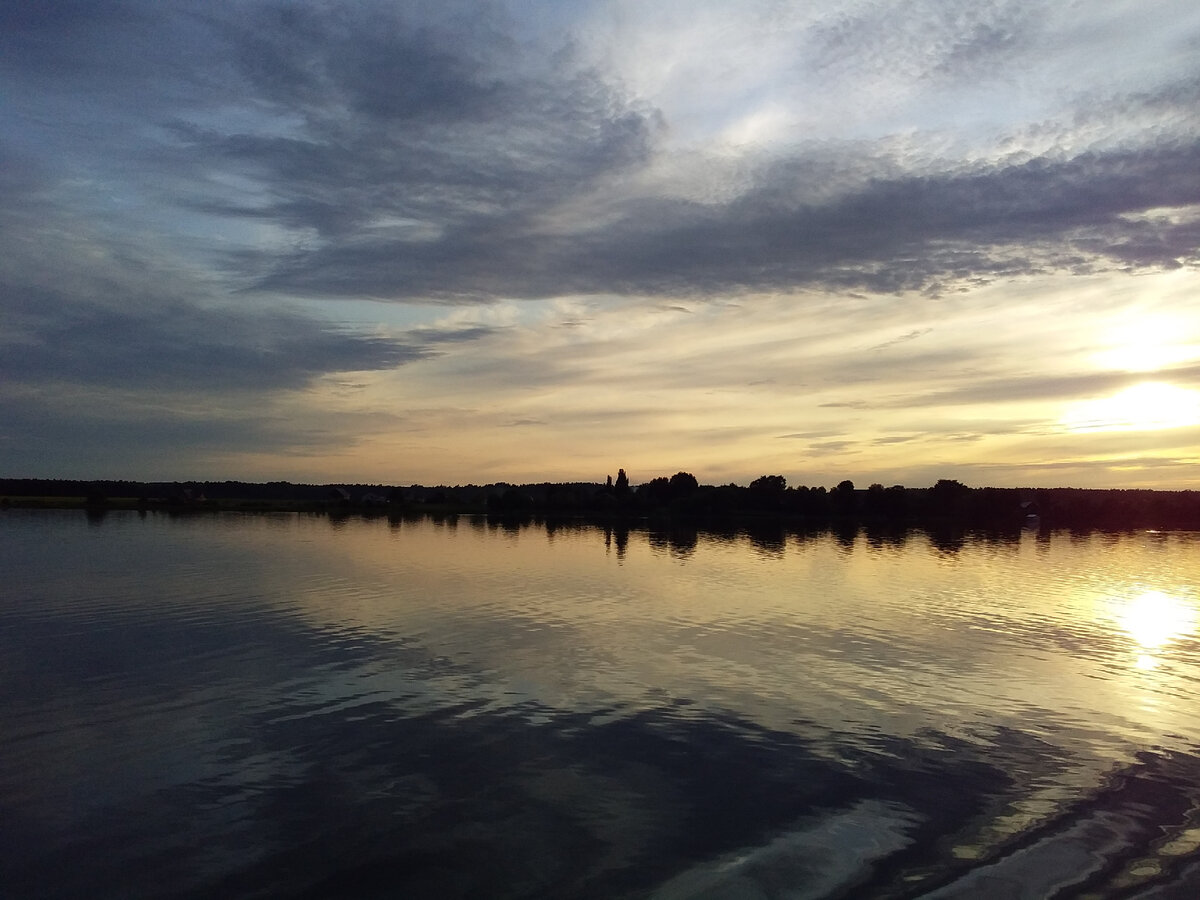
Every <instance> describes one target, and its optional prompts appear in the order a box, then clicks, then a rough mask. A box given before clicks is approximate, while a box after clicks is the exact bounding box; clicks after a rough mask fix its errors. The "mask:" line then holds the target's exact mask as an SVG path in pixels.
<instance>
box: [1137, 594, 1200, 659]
mask: <svg viewBox="0 0 1200 900" xmlns="http://www.w3.org/2000/svg"><path fill="white" fill-rule="evenodd" d="M1117 621H1118V623H1119V624H1120V625H1121V627H1122V628H1123V629H1125V631H1126V632H1127V633H1128V635H1129V636H1130V637H1131V638H1132V639H1133V641H1134V643H1136V644H1137V647H1136V650H1137V651H1138V652H1137V660H1136V662H1135V665H1136V666H1137V668H1139V669H1142V670H1144V671H1149V670H1151V669H1154V668H1157V667H1158V664H1159V658H1160V654H1161V653H1162V651H1163V650H1164V649H1165V648H1166V647H1167V646H1168V645H1169V644H1170V643H1172V642H1173V641H1177V640H1179V639H1180V638H1183V637H1187V636H1188V635H1190V634H1191V633H1192V632H1193V631H1194V630H1195V626H1196V611H1195V609H1193V608H1192V606H1191V605H1189V604H1188V603H1187V602H1185V601H1184V600H1183V599H1182V598H1180V597H1177V596H1174V595H1172V594H1168V593H1166V592H1164V591H1157V590H1150V591H1141V592H1140V593H1137V594H1135V595H1134V596H1133V597H1131V598H1130V599H1129V600H1128V601H1126V603H1125V607H1124V609H1122V610H1121V612H1120V614H1119V615H1118V618H1117Z"/></svg>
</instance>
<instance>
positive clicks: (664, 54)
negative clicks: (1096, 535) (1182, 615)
mask: <svg viewBox="0 0 1200 900" xmlns="http://www.w3.org/2000/svg"><path fill="white" fill-rule="evenodd" d="M1197 41H1200V6H1197V5H1196V4H1195V3H1194V2H1184V0H1154V2H1151V3H1150V4H1149V5H1147V4H1146V3H1132V2H1125V0H1120V2H1113V3H1106V4H1104V5H1103V7H1097V8H1095V9H1091V8H1089V9H1087V10H1081V9H1078V8H1076V7H1073V6H1069V5H1058V6H1056V5H1053V4H1045V3H1032V2H1025V0H1016V2H1006V3H998V2H983V3H972V4H959V5H953V4H951V5H949V6H948V5H947V4H945V3H941V2H931V0H930V2H924V0H923V2H917V3H912V4H906V5H903V7H892V6H889V5H887V4H883V5H879V4H862V3H858V2H853V0H821V2H817V3H809V4H790V5H789V4H783V5H780V4H777V3H774V2H766V0H742V2H734V3H710V2H704V0H699V2H696V3H694V4H693V3H688V4H645V3H631V2H626V0H586V2H581V3H569V4H568V3H542V2H535V3H507V2H497V3H488V4H478V3H458V2H455V0H451V2H447V3H444V4H424V5H423V4H396V3H391V2H376V0H363V2H359V3H353V4H334V5H328V4H319V3H314V2H305V0H299V2H295V3H288V4H284V5H280V4H276V3H271V2H265V0H248V2H243V3H236V4H233V3H227V2H225V0H206V2H203V3H201V2H198V0H182V2H180V3H174V4H162V3H159V2H151V0H131V2H128V3H121V4H111V3H101V2H99V0H80V2H78V3H72V4H69V5H68V6H67V7H63V8H62V9H60V8H59V5H58V4H18V5H17V6H14V7H13V10H12V11H9V12H6V13H0V84H2V88H3V89H2V90H0V98H3V99H2V100H0V122H2V123H3V129H2V130H0V134H2V135H3V138H0V171H2V172H3V173H4V174H3V177H0V474H4V475H8V476H22V477H30V476H34V477H66V478H102V477H110V478H142V479H218V480H219V479H225V478H231V479H249V480H273V479H288V480H293V481H338V480H356V481H371V482H381V483H393V484H409V483H414V482H420V483H426V484H436V483H442V482H445V483H450V484H454V483H466V482H468V481H476V482H486V481H495V480H507V481H539V480H544V479H552V480H589V481H596V480H603V478H604V477H605V476H606V475H611V474H612V473H613V472H615V470H616V469H617V468H618V467H623V468H626V469H627V470H628V471H629V472H630V473H631V477H632V478H633V479H634V481H635V482H638V481H644V480H648V479H650V478H653V477H655V476H657V475H662V474H670V473H671V472H674V471H677V470H680V469H685V470H688V471H691V472H694V474H695V475H696V476H697V477H698V478H699V479H700V480H701V481H702V482H705V483H727V482H729V481H736V482H738V483H742V484H746V483H748V482H749V481H750V480H752V479H753V478H755V477H756V476H758V475H761V474H765V473H780V474H783V475H785V476H786V477H787V478H788V480H789V483H791V484H813V485H817V484H820V485H825V486H832V485H834V484H836V483H838V482H839V481H841V480H842V479H844V478H851V479H853V480H854V481H855V482H856V483H859V484H861V485H867V484H870V483H871V482H879V483H882V484H894V483H904V484H909V485H913V486H920V485H929V484H932V483H934V482H935V481H936V480H938V479H940V478H952V479H958V480H960V481H962V482H964V483H967V484H971V485H979V486H982V485H988V484H990V485H997V486H1054V485H1067V486H1077V487H1164V488H1193V487H1196V486H1198V482H1197V474H1196V473H1197V472H1198V471H1200V469H1197V466H1196V463H1197V455H1198V451H1197V448H1198V447H1200V277H1198V265H1197V264H1198V262H1200V239H1198V238H1197V235H1198V234H1200V230H1198V229H1197V223H1198V222H1200V98H1198V97H1197V94H1196V85H1197V84H1198V83H1200V80H1198V79H1197V74H1198V72H1200V64H1198V63H1197V56H1196V53H1195V47H1196V46H1197Z"/></svg>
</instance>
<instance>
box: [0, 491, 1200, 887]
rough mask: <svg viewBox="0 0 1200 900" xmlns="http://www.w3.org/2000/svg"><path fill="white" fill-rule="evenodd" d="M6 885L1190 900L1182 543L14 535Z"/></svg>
mask: <svg viewBox="0 0 1200 900" xmlns="http://www.w3.org/2000/svg"><path fill="white" fill-rule="evenodd" d="M0 572H2V573H3V579H2V587H0V591H2V593H0V714H2V723H3V725H2V731H0V894H2V895H3V896H5V897H18V898H24V897H72V898H74V897H92V898H109V897H113V898H115V897H121V898H141V897H147V898H149V897H155V898H157V897H189V898H190V897H195V898H231V897H310V898H318V897H347V898H349V897H355V898H366V897H404V898H410V897H437V898H443V897H446V898H453V897H471V898H475V897H482V898H490V897H497V898H507V897H562V898H573V897H597V898H609V897H656V898H807V897H814V898H816V897H881V898H884V897H887V898H901V897H935V898H959V897H963V898H967V897H970V898H975V897H979V898H1043V897H1081V898H1083V897H1096V898H1115V897H1162V898H1184V897H1186V898H1195V897H1197V896H1200V852H1198V848H1200V747H1198V745H1200V654H1198V650H1200V644H1198V643H1197V635H1196V631H1195V628H1196V621H1195V620H1196V616H1197V607H1198V605H1200V592H1198V591H1200V535H1196V534H1155V533H1139V534H1128V535H1120V536H1114V535H1100V534H1097V535H1090V536H1072V535H1068V534H1059V533H1055V534H1051V535H1044V534H1043V535H1038V534H1036V533H1033V532H1026V533H1023V534H1020V535H1010V536H1008V537H1006V538H1004V539H993V540H986V539H972V538H968V539H965V540H957V541H956V540H949V541H947V540H938V541H934V540H931V539H930V538H928V537H926V536H924V535H921V534H910V535H908V536H907V537H904V536H891V537H889V538H887V539H882V538H878V539H877V538H876V537H875V536H868V535H846V534H843V535H830V534H823V535H803V534H796V533H785V532H782V531H770V530H767V531H765V532H763V533H758V534H755V535H753V536H751V535H746V534H738V533H731V534H724V535H705V534H699V535H697V534H694V533H691V534H688V533H683V534H658V533H653V532H646V531H636V530H635V531H633V532H631V533H628V534H624V533H606V532H605V531H604V530H602V529H596V528H591V527H578V528H557V529H551V530H547V529H546V528H545V527H542V526H528V527H523V528H517V527H508V528H504V527H500V526H497V525H489V524H488V523H487V522H485V521H483V520H472V519H467V518H461V519H458V520H456V521H446V522H436V521H433V520H430V519H415V520H411V521H409V520H406V521H404V522H402V523H392V524H389V523H388V522H387V521H385V520H372V521H366V520H358V519H351V520H346V521H343V522H336V521H331V520H329V519H325V518H316V517H302V516H295V515H281V516H234V515H229V516H202V517H194V518H187V517H179V518H170V517H167V516H163V515H150V516H147V517H141V518H139V517H138V516H137V515H136V514H132V513H131V514H123V513H111V514H109V515H107V516H105V517H104V518H103V519H102V520H101V521H98V522H97V521H91V522H89V521H88V520H87V519H86V518H85V516H84V515H83V514H82V513H77V512H21V511H11V510H10V511H6V512H3V513H2V514H0Z"/></svg>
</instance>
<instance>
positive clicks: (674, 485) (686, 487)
mask: <svg viewBox="0 0 1200 900" xmlns="http://www.w3.org/2000/svg"><path fill="white" fill-rule="evenodd" d="M669 484H670V486H671V499H675V498H676V497H686V496H687V495H688V494H690V493H691V492H692V491H694V490H696V488H698V487H700V482H699V481H697V480H696V476H695V475H693V474H692V473H691V472H676V473H675V474H674V475H672V476H671V480H670V482H669Z"/></svg>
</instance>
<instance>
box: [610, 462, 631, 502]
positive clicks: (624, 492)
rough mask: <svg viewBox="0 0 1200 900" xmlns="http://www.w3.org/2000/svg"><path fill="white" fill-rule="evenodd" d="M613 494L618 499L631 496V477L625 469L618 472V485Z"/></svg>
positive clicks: (614, 486) (615, 486)
mask: <svg viewBox="0 0 1200 900" xmlns="http://www.w3.org/2000/svg"><path fill="white" fill-rule="evenodd" d="M613 493H614V494H616V495H617V496H618V497H628V496H629V476H628V475H626V474H625V470H624V469H618V470H617V483H616V484H614V485H613Z"/></svg>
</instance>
